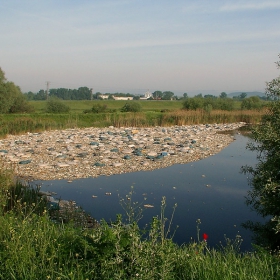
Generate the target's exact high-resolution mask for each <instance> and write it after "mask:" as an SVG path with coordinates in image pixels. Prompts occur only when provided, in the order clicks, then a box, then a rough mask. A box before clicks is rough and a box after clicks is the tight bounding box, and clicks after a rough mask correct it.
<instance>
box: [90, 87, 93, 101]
mask: <svg viewBox="0 0 280 280" xmlns="http://www.w3.org/2000/svg"><path fill="white" fill-rule="evenodd" d="M92 91H93V88H91V89H90V100H92V99H93V93H92Z"/></svg>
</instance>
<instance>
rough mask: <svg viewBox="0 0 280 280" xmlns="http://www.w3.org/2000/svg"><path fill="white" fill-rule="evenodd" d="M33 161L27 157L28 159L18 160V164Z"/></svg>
mask: <svg viewBox="0 0 280 280" xmlns="http://www.w3.org/2000/svg"><path fill="white" fill-rule="evenodd" d="M30 162H31V159H27V160H21V161H19V162H18V164H28V163H30Z"/></svg>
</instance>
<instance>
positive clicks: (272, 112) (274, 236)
mask: <svg viewBox="0 0 280 280" xmlns="http://www.w3.org/2000/svg"><path fill="white" fill-rule="evenodd" d="M277 65H278V68H279V62H278V63H277ZM266 94H267V95H268V96H274V97H279V96H280V77H278V78H276V79H273V80H272V81H271V82H268V83H267V85H266ZM252 137H253V139H254V140H255V142H252V143H250V144H249V145H248V148H249V149H250V150H252V151H257V153H258V156H257V158H258V163H257V164H256V166H255V167H250V166H245V167H243V171H244V172H245V173H248V174H250V175H251V176H250V181H249V182H250V184H251V190H250V192H249V193H248V196H247V198H246V203H247V204H248V205H249V206H251V207H252V209H254V210H255V211H256V212H257V213H258V214H259V215H261V216H263V217H265V218H267V219H266V222H264V223H254V222H252V221H247V222H246V223H245V224H244V226H245V228H248V229H251V230H252V231H253V233H254V234H255V235H254V238H255V242H256V243H257V244H259V245H262V246H264V247H266V248H268V249H271V250H274V249H278V250H279V246H280V169H279V166H280V140H279V139H280V101H279V100H276V101H272V102H270V106H269V107H268V110H267V113H265V115H264V116H263V117H262V121H261V123H260V124H259V125H257V126H254V128H253V129H252Z"/></svg>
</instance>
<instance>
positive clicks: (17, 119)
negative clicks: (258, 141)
mask: <svg viewBox="0 0 280 280" xmlns="http://www.w3.org/2000/svg"><path fill="white" fill-rule="evenodd" d="M101 102H103V101H101ZM117 102H119V101H117ZM262 115H263V111H261V110H259V111H256V110H246V111H245V110H243V111H242V110H235V111H222V110H213V111H211V112H210V113H207V112H205V111H204V110H197V111H187V110H174V111H167V112H159V111H143V112H137V113H130V112H127V113H122V112H119V111H117V112H114V113H98V114H94V113H89V114H84V113H66V114H47V113H33V114H5V115H3V114H2V115H0V137H2V138H3V137H5V136H6V135H7V134H20V133H25V132H39V131H45V130H54V129H66V128H77V127H79V128H83V127H108V126H111V125H112V126H115V127H153V126H172V125H193V124H206V123H233V122H247V123H258V122H259V121H260V119H261V116H262Z"/></svg>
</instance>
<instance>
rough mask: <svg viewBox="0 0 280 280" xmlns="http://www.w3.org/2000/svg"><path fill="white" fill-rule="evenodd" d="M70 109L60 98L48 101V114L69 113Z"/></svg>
mask: <svg viewBox="0 0 280 280" xmlns="http://www.w3.org/2000/svg"><path fill="white" fill-rule="evenodd" d="M69 111H70V107H69V106H67V105H66V104H64V103H63V102H61V101H60V100H59V99H58V98H54V97H52V98H50V99H49V100H48V101H47V106H46V113H55V114H57V113H68V112H69Z"/></svg>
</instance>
